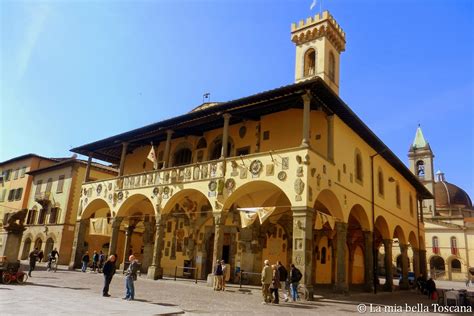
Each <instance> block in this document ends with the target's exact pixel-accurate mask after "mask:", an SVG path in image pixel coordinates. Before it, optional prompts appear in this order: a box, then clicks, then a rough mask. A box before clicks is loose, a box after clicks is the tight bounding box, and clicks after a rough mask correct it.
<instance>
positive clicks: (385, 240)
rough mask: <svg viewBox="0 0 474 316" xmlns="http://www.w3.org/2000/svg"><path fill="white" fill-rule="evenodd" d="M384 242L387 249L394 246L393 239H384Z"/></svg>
mask: <svg viewBox="0 0 474 316" xmlns="http://www.w3.org/2000/svg"><path fill="white" fill-rule="evenodd" d="M382 241H383V245H384V246H385V247H389V246H392V244H393V240H392V239H383V240H382Z"/></svg>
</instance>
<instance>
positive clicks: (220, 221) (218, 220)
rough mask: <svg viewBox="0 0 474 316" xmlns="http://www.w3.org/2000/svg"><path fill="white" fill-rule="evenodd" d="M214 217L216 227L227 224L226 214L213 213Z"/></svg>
mask: <svg viewBox="0 0 474 316" xmlns="http://www.w3.org/2000/svg"><path fill="white" fill-rule="evenodd" d="M212 216H213V217H214V225H216V226H219V225H224V223H225V214H224V212H220V211H219V212H212Z"/></svg>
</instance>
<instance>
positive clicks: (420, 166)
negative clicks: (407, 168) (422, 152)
mask: <svg viewBox="0 0 474 316" xmlns="http://www.w3.org/2000/svg"><path fill="white" fill-rule="evenodd" d="M416 175H417V176H418V177H420V178H423V177H424V176H425V162H424V161H423V160H418V161H417V162H416Z"/></svg>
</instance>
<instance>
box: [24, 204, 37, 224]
mask: <svg viewBox="0 0 474 316" xmlns="http://www.w3.org/2000/svg"><path fill="white" fill-rule="evenodd" d="M35 218H36V209H35V208H33V209H32V210H29V211H28V218H27V219H26V223H27V224H29V225H31V224H34V223H35Z"/></svg>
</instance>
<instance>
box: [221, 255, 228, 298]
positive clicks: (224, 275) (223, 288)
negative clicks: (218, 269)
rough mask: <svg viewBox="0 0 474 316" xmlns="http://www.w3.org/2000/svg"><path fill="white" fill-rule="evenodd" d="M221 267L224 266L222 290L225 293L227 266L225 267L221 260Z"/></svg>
mask: <svg viewBox="0 0 474 316" xmlns="http://www.w3.org/2000/svg"><path fill="white" fill-rule="evenodd" d="M221 266H222V283H221V290H222V291H225V278H226V274H227V266H226V265H225V261H224V260H221Z"/></svg>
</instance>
